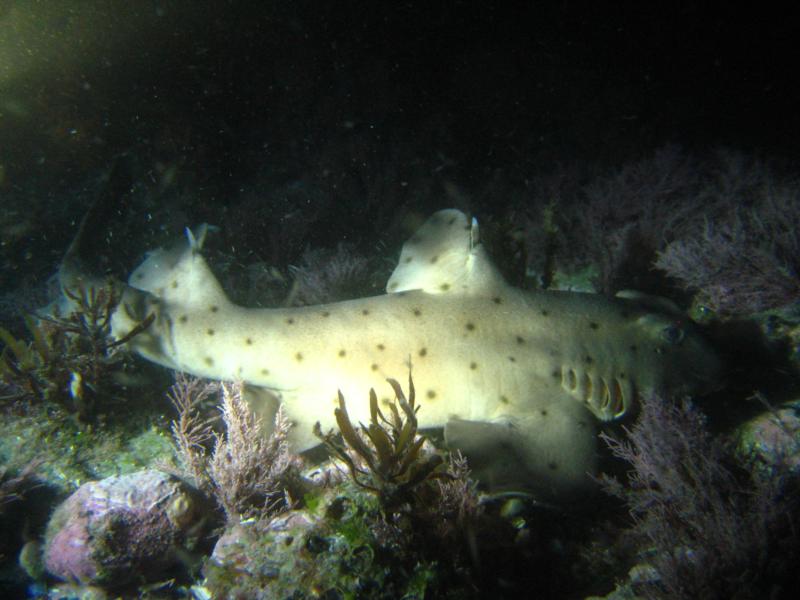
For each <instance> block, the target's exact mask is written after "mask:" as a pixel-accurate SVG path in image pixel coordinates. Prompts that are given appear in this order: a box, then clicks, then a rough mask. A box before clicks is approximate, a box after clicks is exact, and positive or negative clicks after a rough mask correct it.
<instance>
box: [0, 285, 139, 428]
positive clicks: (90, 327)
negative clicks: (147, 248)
mask: <svg viewBox="0 0 800 600" xmlns="http://www.w3.org/2000/svg"><path fill="white" fill-rule="evenodd" d="M64 293H65V294H66V295H67V297H68V298H69V299H70V300H71V301H72V302H73V303H74V305H75V310H74V311H72V312H70V314H69V315H67V316H61V315H60V314H59V313H58V311H56V312H55V314H54V315H53V316H40V317H38V318H35V317H32V316H28V317H26V318H25V324H26V326H27V329H28V332H29V333H30V336H31V338H32V340H31V341H30V342H26V341H24V340H19V339H16V338H15V337H14V336H13V335H11V333H10V332H8V331H7V330H6V329H3V328H0V339H1V340H2V341H3V342H4V344H5V346H4V348H3V351H2V354H0V378H2V379H1V381H2V385H3V387H4V388H5V392H4V399H5V400H6V401H8V400H15V399H22V398H27V399H28V400H34V401H36V400H38V401H47V402H53V403H57V404H59V405H61V406H63V407H65V408H67V409H68V411H69V412H71V413H74V414H75V415H76V416H77V417H78V418H79V419H80V420H84V421H86V420H90V419H91V418H92V417H93V416H95V414H94V413H95V410H96V408H97V407H96V399H98V398H102V397H104V396H106V395H108V392H109V390H110V389H111V387H112V385H113V375H114V373H115V372H118V371H119V370H121V368H122V362H123V360H124V357H125V354H124V353H121V352H117V350H118V349H119V348H120V347H121V346H123V345H124V344H125V343H127V342H128V341H129V340H130V339H131V338H132V337H134V336H136V335H138V334H139V333H140V332H141V331H143V330H144V329H146V328H147V327H148V326H149V324H150V321H152V317H151V318H149V319H146V320H145V321H144V322H143V323H141V324H140V325H139V326H138V327H136V328H134V330H132V331H131V332H130V334H128V335H126V336H124V337H123V338H121V339H118V340H113V339H112V338H111V335H110V332H111V316H112V315H113V314H114V310H115V309H116V307H117V304H118V302H119V294H118V291H117V290H116V288H115V287H114V285H113V284H111V283H108V284H107V285H106V286H104V287H102V288H95V287H91V288H88V289H87V288H80V289H78V290H65V292H64Z"/></svg>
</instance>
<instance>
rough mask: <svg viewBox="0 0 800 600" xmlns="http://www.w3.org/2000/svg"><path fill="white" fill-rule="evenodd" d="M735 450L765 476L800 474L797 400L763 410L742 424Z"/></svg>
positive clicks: (799, 431) (799, 416) (799, 420)
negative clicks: (777, 470) (777, 472)
mask: <svg viewBox="0 0 800 600" xmlns="http://www.w3.org/2000/svg"><path fill="white" fill-rule="evenodd" d="M737 453H738V455H739V457H740V458H741V459H742V460H744V461H745V462H746V463H748V464H750V465H751V467H752V468H753V469H754V470H755V472H756V473H757V474H759V475H761V476H764V477H770V476H774V475H773V474H774V473H775V469H779V470H780V471H781V472H782V473H791V474H792V475H798V474H800V400H795V401H793V402H790V403H788V404H785V405H784V406H782V407H780V408H776V409H775V410H773V411H766V412H764V413H762V414H760V415H758V416H757V417H755V418H754V419H751V420H750V421H748V422H747V423H745V424H744V425H742V426H741V427H740V429H739V431H738V444H737Z"/></svg>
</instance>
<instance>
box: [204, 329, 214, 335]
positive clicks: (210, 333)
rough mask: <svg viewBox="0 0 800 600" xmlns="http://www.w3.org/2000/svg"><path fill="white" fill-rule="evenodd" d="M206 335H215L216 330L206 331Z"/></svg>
mask: <svg viewBox="0 0 800 600" xmlns="http://www.w3.org/2000/svg"><path fill="white" fill-rule="evenodd" d="M206 333H207V334H208V335H214V330H213V329H209V330H207V331H206Z"/></svg>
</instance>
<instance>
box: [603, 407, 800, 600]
mask: <svg viewBox="0 0 800 600" xmlns="http://www.w3.org/2000/svg"><path fill="white" fill-rule="evenodd" d="M625 431H626V433H627V441H621V440H618V439H616V438H612V437H609V436H607V435H604V439H605V441H606V442H607V444H608V445H609V447H610V448H611V450H612V452H613V453H614V455H615V456H617V457H619V458H621V459H623V460H624V461H626V462H627V463H628V465H629V467H630V468H631V471H630V472H629V474H628V481H627V483H623V482H621V481H619V480H618V479H615V478H613V477H609V476H605V477H604V478H603V481H604V487H605V489H606V491H608V492H609V493H611V494H613V495H614V496H616V497H618V498H620V499H621V500H623V501H624V503H625V504H626V506H627V507H628V510H629V511H630V516H631V518H632V520H633V525H632V527H631V533H632V535H633V537H634V539H635V540H637V546H638V558H639V561H641V563H643V565H644V566H643V567H642V565H640V567H639V571H640V574H641V572H642V571H644V572H645V573H647V576H645V577H641V576H640V578H639V581H638V583H636V584H635V585H634V590H635V592H636V594H638V595H640V596H643V597H645V598H652V599H663V600H665V599H667V598H670V599H686V600H688V599H690V598H709V599H712V598H720V599H722V598H780V597H786V596H787V594H791V592H790V590H791V589H794V587H795V586H796V573H795V572H794V571H795V570H796V565H797V561H798V559H800V542H799V541H798V540H799V539H800V538H798V532H797V531H796V527H797V522H798V521H797V518H798V516H799V515H800V511H798V509H799V508H800V498H798V481H797V478H796V476H795V477H792V476H791V470H792V465H791V463H790V462H777V463H775V464H773V465H772V469H770V470H768V471H748V470H745V469H743V468H741V466H738V465H737V464H736V462H735V459H734V457H733V455H732V452H731V451H730V450H729V449H728V448H727V447H726V446H725V445H724V444H723V442H722V441H720V439H719V438H716V437H714V436H712V435H711V433H709V431H708V430H707V428H706V424H705V418H704V416H703V415H702V413H701V412H700V411H699V410H698V409H697V408H696V407H695V406H694V405H693V404H692V403H691V402H690V401H689V400H684V401H683V402H672V401H669V400H666V399H664V398H661V397H659V396H655V395H653V396H650V397H649V398H647V400H646V402H645V403H644V406H643V408H642V412H641V414H640V416H639V419H638V420H637V422H636V424H635V425H634V426H633V427H632V428H631V429H626V430H625ZM796 453H797V448H794V449H793V452H792V453H791V454H787V455H786V456H785V458H786V459H787V460H788V459H790V458H791V457H792V456H795V455H796Z"/></svg>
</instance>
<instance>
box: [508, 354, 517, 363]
mask: <svg viewBox="0 0 800 600" xmlns="http://www.w3.org/2000/svg"><path fill="white" fill-rule="evenodd" d="M508 360H510V361H511V362H513V363H515V362H517V357H516V356H509V357H508Z"/></svg>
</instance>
